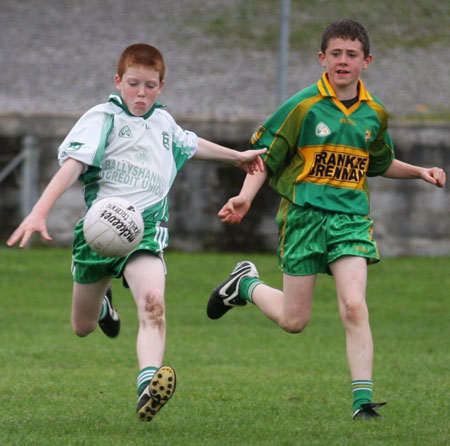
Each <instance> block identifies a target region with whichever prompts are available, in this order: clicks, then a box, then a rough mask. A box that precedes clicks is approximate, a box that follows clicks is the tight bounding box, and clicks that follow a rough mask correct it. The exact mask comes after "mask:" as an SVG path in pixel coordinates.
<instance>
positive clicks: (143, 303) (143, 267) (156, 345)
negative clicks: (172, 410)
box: [124, 252, 176, 421]
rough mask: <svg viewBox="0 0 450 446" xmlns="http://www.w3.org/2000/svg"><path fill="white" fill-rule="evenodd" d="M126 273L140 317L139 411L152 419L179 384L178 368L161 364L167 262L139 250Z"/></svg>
mask: <svg viewBox="0 0 450 446" xmlns="http://www.w3.org/2000/svg"><path fill="white" fill-rule="evenodd" d="M124 276H125V278H126V280H127V282H128V285H129V287H130V290H131V292H132V294H133V297H134V300H135V302H136V306H137V309H138V318H139V331H138V338H137V356H138V361H139V367H140V371H139V374H138V380H137V384H138V402H137V409H136V414H137V417H138V418H139V420H141V421H151V420H152V419H153V417H154V416H155V415H156V414H157V413H158V412H159V411H160V410H161V408H162V407H163V406H164V405H165V404H166V403H167V402H168V401H169V399H170V398H171V397H172V395H173V393H174V392H175V388H176V375H175V371H174V370H173V369H172V368H171V367H169V366H167V365H164V366H161V364H162V360H163V357H164V350H165V345H166V318H165V305H164V291H165V266H164V263H163V260H162V259H160V258H159V257H156V256H154V255H151V254H148V253H144V252H137V253H136V254H135V255H134V257H132V258H131V259H130V260H129V261H128V263H127V266H126V267H125V271H124Z"/></svg>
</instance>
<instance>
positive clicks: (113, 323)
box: [98, 287, 120, 338]
mask: <svg viewBox="0 0 450 446" xmlns="http://www.w3.org/2000/svg"><path fill="white" fill-rule="evenodd" d="M104 301H105V302H106V305H107V306H108V311H107V312H106V315H105V316H104V317H103V319H100V320H99V321H98V325H99V326H100V328H101V329H102V331H103V333H105V335H106V336H108V337H110V338H115V337H117V336H118V335H119V331H120V317H119V314H118V313H117V311H116V310H115V309H114V308H113V306H112V290H111V287H108V289H107V290H106V295H105V297H104Z"/></svg>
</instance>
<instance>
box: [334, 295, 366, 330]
mask: <svg viewBox="0 0 450 446" xmlns="http://www.w3.org/2000/svg"><path fill="white" fill-rule="evenodd" d="M341 313H342V319H343V320H344V322H348V323H351V324H360V323H361V322H364V321H365V320H366V319H367V318H368V311H367V305H366V303H365V302H364V301H360V300H353V301H347V302H345V303H344V305H343V309H342V311H341Z"/></svg>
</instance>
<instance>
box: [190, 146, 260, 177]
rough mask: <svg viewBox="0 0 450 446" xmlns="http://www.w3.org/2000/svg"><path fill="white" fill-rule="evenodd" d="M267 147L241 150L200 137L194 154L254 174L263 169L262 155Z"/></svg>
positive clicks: (195, 157)
mask: <svg viewBox="0 0 450 446" xmlns="http://www.w3.org/2000/svg"><path fill="white" fill-rule="evenodd" d="M264 152H266V149H261V150H246V151H244V152H239V151H237V150H233V149H229V148H228V147H224V146H220V145H219V144H215V143H213V142H211V141H208V140H206V139H203V138H199V139H198V148H197V151H196V152H195V155H194V156H193V158H194V159H198V160H205V161H220V162H223V163H227V164H232V165H233V166H235V167H239V168H240V169H242V170H244V171H245V172H246V173H248V174H250V175H253V174H254V173H255V172H260V171H262V170H263V161H262V159H261V157H260V155H262V154H263V153H264Z"/></svg>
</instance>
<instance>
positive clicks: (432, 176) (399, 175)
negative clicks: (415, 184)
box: [382, 160, 446, 187]
mask: <svg viewBox="0 0 450 446" xmlns="http://www.w3.org/2000/svg"><path fill="white" fill-rule="evenodd" d="M382 176H383V177H386V178H394V179H422V180H425V181H426V182H427V183H430V184H434V185H435V186H437V187H444V186H445V183H446V175H445V172H444V171H443V170H442V169H441V168H439V167H431V168H426V167H420V166H414V165H412V164H408V163H404V162H403V161H399V160H394V161H393V162H392V164H391V165H390V166H389V168H388V169H387V170H386V171H385V172H384V173H383V175H382Z"/></svg>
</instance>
